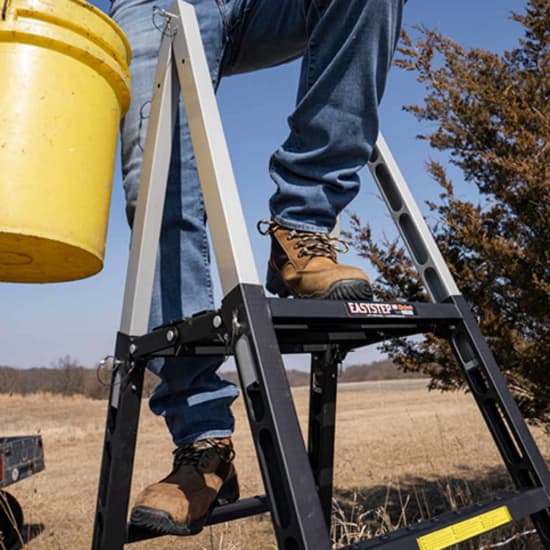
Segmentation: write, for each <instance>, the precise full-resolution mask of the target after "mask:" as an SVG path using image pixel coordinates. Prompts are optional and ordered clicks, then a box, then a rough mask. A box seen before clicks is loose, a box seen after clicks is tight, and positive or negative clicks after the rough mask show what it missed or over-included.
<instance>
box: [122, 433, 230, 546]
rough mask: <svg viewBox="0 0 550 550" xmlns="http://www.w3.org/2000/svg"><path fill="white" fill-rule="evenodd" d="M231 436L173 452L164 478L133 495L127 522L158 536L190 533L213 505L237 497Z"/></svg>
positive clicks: (194, 530) (191, 533)
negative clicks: (171, 460) (133, 503)
mask: <svg viewBox="0 0 550 550" xmlns="http://www.w3.org/2000/svg"><path fill="white" fill-rule="evenodd" d="M234 456H235V453H234V451H233V445H232V443H231V439H229V438H227V439H205V440H202V441H196V442H195V443H193V444H192V445H187V446H185V447H178V448H177V449H176V450H175V451H174V467H173V470H172V472H171V473H170V474H169V475H168V477H166V478H164V479H163V480H161V481H159V482H158V483H154V484H153V485H149V487H146V488H145V489H144V490H143V491H142V492H141V493H140V494H139V495H138V497H137V499H136V503H135V505H134V508H133V509H132V514H131V518H130V522H131V523H132V524H133V525H136V526H138V527H143V528H145V529H149V530H151V531H155V532H156V533H159V534H161V535H194V534H196V533H198V532H199V531H201V530H202V528H203V526H204V523H205V521H206V518H207V517H208V513H209V512H210V510H211V509H212V508H213V507H214V506H216V505H222V504H228V503H230V502H235V501H236V500H238V498H239V484H238V482H237V472H236V471H235V467H234V466H233V463H232V461H233V457H234Z"/></svg>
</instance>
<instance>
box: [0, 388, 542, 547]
mask: <svg viewBox="0 0 550 550" xmlns="http://www.w3.org/2000/svg"><path fill="white" fill-rule="evenodd" d="M424 384H425V382H423V381H422V380H411V381H399V382H397V381H395V382H391V381H387V382H368V383H362V384H342V385H341V386H340V389H339V396H338V411H337V440H336V447H337V450H336V474H335V486H336V497H337V498H336V501H337V503H338V506H337V509H336V513H335V518H336V523H337V524H338V529H337V531H335V534H336V535H335V536H336V538H337V539H338V540H339V541H340V542H341V543H349V542H351V541H352V540H353V538H354V537H355V536H356V535H357V534H358V532H359V531H361V530H363V531H362V533H363V535H367V534H369V533H370V534H372V532H374V531H375V530H377V529H378V530H380V529H389V528H393V527H395V526H398V525H404V524H407V523H408V522H411V521H415V520H417V519H418V518H421V517H428V516H430V515H432V514H434V513H437V512H441V511H442V510H446V509H447V510H448V509H450V508H452V507H453V506H460V505H462V504H463V503H469V502H471V501H472V499H478V498H479V496H480V495H485V496H487V495H488V494H490V492H491V490H494V489H495V488H498V487H502V486H505V485H506V484H507V479H506V475H505V474H504V472H503V469H502V467H501V466H500V459H499V457H498V456H497V453H496V450H495V447H494V444H493V443H492V441H491V439H490V437H489V435H488V433H487V431H486V429H485V427H484V425H483V423H482V420H481V418H480V415H479V413H478V411H477V409H476V408H475V406H474V405H473V403H472V399H471V397H470V396H468V395H464V394H459V393H452V394H444V395H443V394H439V393H434V392H431V393H430V392H428V391H426V390H425V389H424V388H423V385H424ZM294 395H295V399H296V404H297V408H298V411H299V415H300V419H301V421H302V423H303V426H305V422H306V414H307V405H308V403H307V402H308V393H307V389H305V388H304V389H301V388H299V389H296V390H295V391H294ZM105 407H106V404H105V403H104V402H101V401H92V400H88V399H84V398H79V397H75V398H62V397H57V396H51V395H35V396H30V397H24V398H23V397H18V396H15V395H14V396H11V397H10V396H7V395H2V396H0V411H1V412H0V425H1V426H2V435H4V436H8V435H26V434H29V435H30V434H36V433H40V434H42V437H43V440H44V448H45V458H46V470H45V471H44V472H42V473H40V474H38V475H35V476H33V477H31V478H29V479H27V480H24V481H22V482H20V483H18V484H15V485H13V486H12V487H11V488H10V491H11V492H12V493H13V494H14V495H15V496H16V497H17V498H18V499H19V501H20V502H21V504H22V506H23V510H24V513H25V523H26V524H31V525H32V524H34V525H40V524H41V525H43V531H42V532H41V533H40V534H39V535H38V536H36V537H34V538H33V539H32V540H31V541H30V542H29V543H28V544H27V546H26V548H28V549H29V550H40V549H52V550H54V549H55V550H57V549H62V550H68V549H70V550H73V549H74V550H77V549H84V548H89V547H90V541H91V531H92V522H93V514H94V505H95V496H96V490H97V481H98V470H99V461H100V455H101V446H102V438H103V429H104V421H105ZM142 410H143V412H142V418H141V424H140V434H139V439H138V449H137V455H136V463H135V470H134V483H133V491H132V492H133V496H135V494H136V493H137V491H139V490H140V488H142V487H143V486H144V485H146V484H148V483H152V482H154V481H156V480H157V479H158V478H159V477H161V476H163V475H165V474H166V473H167V472H168V471H169V469H170V463H171V450H172V445H171V441H170V439H169V437H168V434H167V431H166V429H165V428H164V425H163V422H162V420H160V419H158V418H156V417H154V416H153V415H152V414H151V413H150V412H149V410H148V408H147V405H146V403H145V402H144V406H143V409H142ZM234 412H235V415H236V418H237V431H236V434H235V438H234V440H235V446H236V450H237V457H236V464H237V468H238V470H239V472H240V475H239V477H240V484H241V493H242V494H243V496H251V495H255V494H263V489H262V486H261V481H260V476H259V472H258V468H257V463H256V458H255V454H254V451H253V445H252V441H251V438H250V435H249V432H248V427H247V421H246V415H245V412H244V408H243V403H242V400H239V401H238V402H237V403H236V405H235V407H234ZM533 433H534V435H535V438H536V439H537V442H538V443H539V444H540V446H541V448H542V451H543V453H544V454H545V456H546V457H548V456H550V438H549V437H548V436H547V435H545V434H544V433H543V432H542V431H541V430H537V429H535V430H533ZM503 536H504V535H502V536H501V538H502V537H503ZM476 544H477V547H479V546H480V545H481V543H479V544H478V543H476ZM515 544H516V546H509V547H508V548H514V547H515V548H537V543H536V542H535V537H532V536H531V537H525V538H524V539H522V540H521V541H520V542H519V543H515ZM128 548H136V549H137V550H139V549H159V550H163V549H176V548H182V549H189V550H191V549H193V550H202V549H206V550H247V549H270V548H276V545H275V543H274V537H273V532H272V529H271V524H270V521H269V517H268V516H267V515H264V516H260V517H256V518H249V519H245V520H241V521H237V522H233V523H231V524H223V525H219V526H216V527H212V528H206V529H205V530H204V531H203V533H201V534H200V535H199V536H197V537H193V538H179V539H178V538H171V537H165V538H162V539H156V540H152V541H144V542H142V543H138V544H135V545H132V546H129V547H128Z"/></svg>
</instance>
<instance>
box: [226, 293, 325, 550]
mask: <svg viewBox="0 0 550 550" xmlns="http://www.w3.org/2000/svg"><path fill="white" fill-rule="evenodd" d="M223 314H224V317H225V323H226V326H231V327H232V333H233V334H232V336H233V338H232V339H233V342H234V349H235V358H236V361H237V367H238V371H239V378H240V380H241V386H242V390H243V397H244V401H245V405H246V408H247V413H248V419H249V423H250V428H251V431H252V434H253V439H254V444H255V446H256V452H257V455H258V460H259V464H260V470H261V473H262V477H263V481H264V484H265V488H266V493H267V496H268V499H269V503H270V508H271V515H272V520H273V525H274V528H275V533H276V536H277V542H278V547H279V548H280V549H282V550H329V549H330V548H331V545H330V540H329V536H328V532H327V530H326V528H325V526H324V519H323V511H322V509H321V503H320V501H319V497H318V495H317V491H316V487H315V481H314V479H313V475H312V472H311V467H310V464H309V460H308V457H307V453H306V449H305V445H304V440H303V438H302V435H301V432H300V426H299V424H298V418H297V416H296V411H295V409H294V403H293V400H292V395H291V393H290V388H289V385H288V380H287V378H286V374H285V371H284V366H283V362H282V358H281V355H280V351H279V346H278V343H277V338H276V335H275V331H274V329H273V324H272V321H271V318H270V316H269V311H268V307H267V304H266V299H265V296H264V292H263V289H262V287H261V286H257V285H239V286H238V287H237V288H236V289H235V290H234V291H233V292H232V293H231V294H230V295H229V296H228V297H227V298H226V299H225V300H224V307H223Z"/></svg>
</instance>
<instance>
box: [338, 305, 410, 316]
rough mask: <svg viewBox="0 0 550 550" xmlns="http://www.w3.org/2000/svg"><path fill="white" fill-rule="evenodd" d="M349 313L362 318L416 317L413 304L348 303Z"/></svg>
mask: <svg viewBox="0 0 550 550" xmlns="http://www.w3.org/2000/svg"><path fill="white" fill-rule="evenodd" d="M346 306H347V309H348V313H349V314H350V315H354V316H355V315H357V316H361V317H409V316H412V315H415V311H414V307H413V306H412V305H411V304H385V303H380V302H347V303H346Z"/></svg>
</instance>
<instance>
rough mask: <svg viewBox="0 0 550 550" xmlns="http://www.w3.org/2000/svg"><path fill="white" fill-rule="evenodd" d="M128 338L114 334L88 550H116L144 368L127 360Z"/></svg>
mask: <svg viewBox="0 0 550 550" xmlns="http://www.w3.org/2000/svg"><path fill="white" fill-rule="evenodd" d="M130 345H131V341H130V338H128V336H126V335H124V334H122V333H120V332H119V333H118V336H117V344H116V353H115V367H114V370H113V378H112V383H111V395H110V397H109V405H108V408H107V425H106V428H105V440H104V444H103V457H102V462H101V471H100V478H99V490H98V497H97V507H96V515H95V523H94V532H93V542H92V550H120V549H121V548H123V547H124V543H125V542H126V518H127V514H128V502H129V499H130V486H131V482H132V471H133V464H134V453H135V447H136V439H137V429H138V421H139V410H140V404H141V394H142V388H143V374H144V365H143V363H142V362H136V361H134V360H132V359H131V357H130V353H129V347H130Z"/></svg>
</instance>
